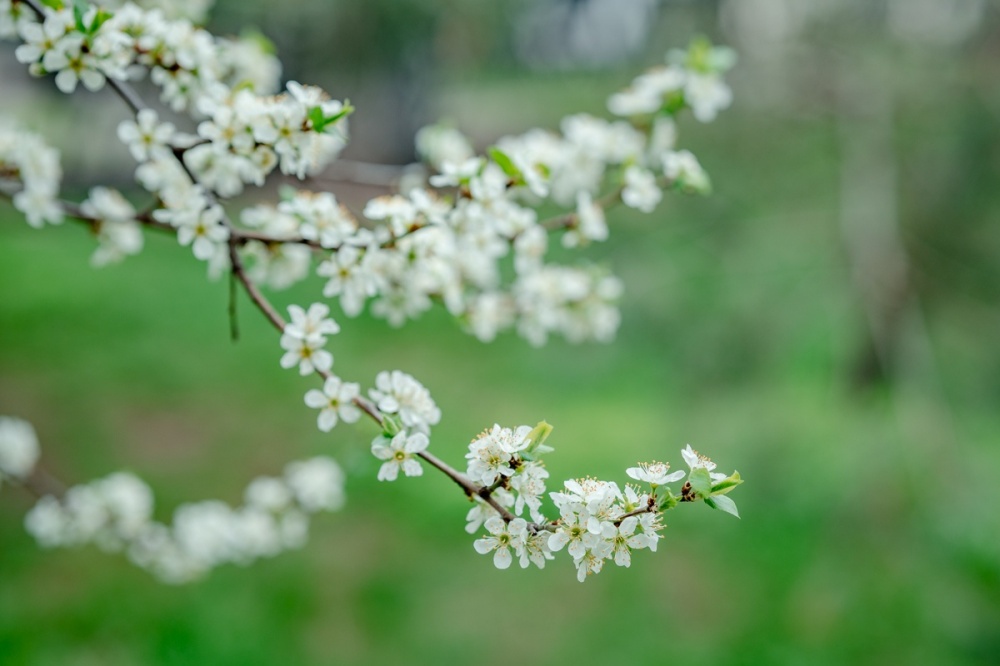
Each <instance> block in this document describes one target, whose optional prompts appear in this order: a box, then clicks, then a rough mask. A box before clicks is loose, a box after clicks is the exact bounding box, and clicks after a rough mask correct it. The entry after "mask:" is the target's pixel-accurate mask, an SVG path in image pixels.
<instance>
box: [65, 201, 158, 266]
mask: <svg viewBox="0 0 1000 666" xmlns="http://www.w3.org/2000/svg"><path fill="white" fill-rule="evenodd" d="M80 210H81V211H82V212H83V214H84V215H86V216H88V217H89V218H91V219H92V220H93V225H94V226H93V229H94V233H95V235H96V236H97V249H96V250H94V254H92V255H91V257H90V263H91V264H92V265H94V266H105V265H107V264H112V263H117V262H119V261H121V260H122V259H124V258H125V257H127V256H129V255H133V254H139V252H141V251H142V244H143V239H142V229H141V227H140V226H139V223H138V222H136V220H135V215H136V212H135V208H134V207H133V206H132V204H130V203H129V202H128V200H127V199H126V198H125V197H124V196H122V194H121V192H119V191H118V190H113V189H111V188H109V187H95V188H93V189H92V190H91V191H90V196H89V197H88V198H87V200H86V201H84V202H83V203H82V204H81V205H80Z"/></svg>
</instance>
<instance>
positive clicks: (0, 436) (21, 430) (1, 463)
mask: <svg viewBox="0 0 1000 666" xmlns="http://www.w3.org/2000/svg"><path fill="white" fill-rule="evenodd" d="M39 455H40V450H39V448H38V437H37V435H35V429H34V428H33V427H32V426H31V424H30V423H28V422H27V421H24V420H22V419H18V418H14V417H12V416H0V479H2V478H3V476H4V475H7V476H10V477H13V478H15V479H21V478H24V477H26V476H28V475H29V474H31V471H32V470H33V469H34V468H35V463H37V462H38V456H39Z"/></svg>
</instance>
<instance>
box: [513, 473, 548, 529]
mask: <svg viewBox="0 0 1000 666" xmlns="http://www.w3.org/2000/svg"><path fill="white" fill-rule="evenodd" d="M547 478H549V473H548V471H547V470H546V469H545V468H544V467H542V466H541V464H539V463H537V462H530V463H524V464H523V465H522V466H521V468H520V469H519V470H518V471H517V474H515V475H514V476H513V478H512V479H511V482H510V485H511V487H512V488H513V489H514V490H516V491H517V500H516V502H515V503H514V513H516V514H517V515H519V516H520V515H521V513H522V512H523V511H524V507H525V506H527V507H528V509H529V510H530V511H531V519H532V520H534V521H535V522H537V523H541V522H544V521H545V516H543V515H542V513H541V511H540V508H541V506H542V500H541V497H542V495H544V494H545V479H547Z"/></svg>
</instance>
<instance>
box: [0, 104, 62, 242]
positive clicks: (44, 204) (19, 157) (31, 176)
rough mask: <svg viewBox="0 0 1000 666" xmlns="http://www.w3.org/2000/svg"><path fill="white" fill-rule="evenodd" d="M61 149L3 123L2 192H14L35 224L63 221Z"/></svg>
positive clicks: (16, 202) (21, 208)
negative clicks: (60, 187)
mask: <svg viewBox="0 0 1000 666" xmlns="http://www.w3.org/2000/svg"><path fill="white" fill-rule="evenodd" d="M61 179H62V168H61V167H60V166H59V151H57V150H56V149H55V148H52V147H50V146H49V145H47V144H46V143H45V141H44V140H43V139H42V138H41V137H40V136H38V135H37V134H33V133H32V132H25V131H24V130H22V129H20V128H18V127H16V126H14V125H10V124H6V123H3V122H0V192H3V193H5V194H11V193H12V192H13V191H14V190H16V189H17V188H20V191H17V192H16V193H14V194H13V200H14V207H15V208H17V209H18V210H19V211H21V212H22V213H24V216H25V218H26V219H27V221H28V224H30V225H31V226H33V227H36V228H40V227H42V226H43V225H44V224H45V223H46V222H48V223H50V224H58V223H60V222H62V219H63V214H62V208H61V206H60V205H59V201H58V196H59V181H60V180H61Z"/></svg>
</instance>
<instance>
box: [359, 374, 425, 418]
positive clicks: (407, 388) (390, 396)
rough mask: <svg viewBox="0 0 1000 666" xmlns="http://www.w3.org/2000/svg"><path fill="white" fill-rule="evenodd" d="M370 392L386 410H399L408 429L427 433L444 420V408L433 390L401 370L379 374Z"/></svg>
mask: <svg viewBox="0 0 1000 666" xmlns="http://www.w3.org/2000/svg"><path fill="white" fill-rule="evenodd" d="M368 394H369V395H370V396H371V398H372V400H374V401H375V404H376V405H378V408H379V410H380V411H382V412H383V413H386V414H397V413H398V414H399V417H400V419H402V421H403V425H405V426H406V427H407V428H410V429H413V430H416V431H419V432H425V433H426V432H430V427H431V426H433V425H437V423H438V421H440V420H441V410H440V409H438V406H437V404H435V402H434V399H433V398H431V394H430V391H428V390H427V389H426V388H424V385H423V384H421V383H420V382H418V381H417V380H416V379H414V378H413V376H412V375H408V374H406V373H405V372H402V371H400V370H393V371H392V372H387V371H383V372H380V373H378V375H377V376H376V377H375V388H373V389H371V390H369V391H368Z"/></svg>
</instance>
